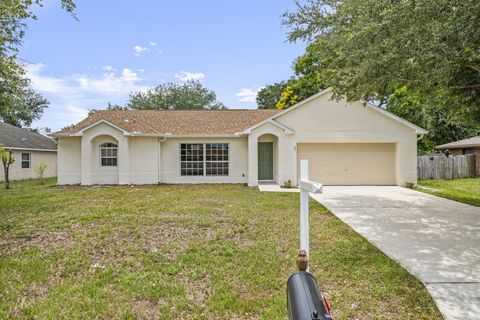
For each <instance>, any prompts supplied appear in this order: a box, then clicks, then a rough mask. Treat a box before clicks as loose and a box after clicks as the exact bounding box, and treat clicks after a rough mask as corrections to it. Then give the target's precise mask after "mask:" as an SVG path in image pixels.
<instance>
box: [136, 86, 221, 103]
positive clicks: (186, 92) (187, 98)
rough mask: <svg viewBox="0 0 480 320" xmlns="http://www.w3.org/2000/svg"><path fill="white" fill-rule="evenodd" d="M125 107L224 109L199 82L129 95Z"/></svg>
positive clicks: (161, 87) (214, 95)
mask: <svg viewBox="0 0 480 320" xmlns="http://www.w3.org/2000/svg"><path fill="white" fill-rule="evenodd" d="M127 107H128V108H131V109H140V110H147V109H150V110H156V109H165V110H179V109H224V108H225V106H224V105H223V103H221V102H219V101H218V100H217V95H216V94H215V92H214V91H212V90H209V89H207V88H205V87H204V86H203V85H202V84H201V83H200V81H187V82H185V83H183V84H176V83H165V84H161V85H159V86H156V87H154V88H151V89H149V90H147V91H146V92H142V91H139V92H134V93H131V94H130V101H129V102H128V103H127Z"/></svg>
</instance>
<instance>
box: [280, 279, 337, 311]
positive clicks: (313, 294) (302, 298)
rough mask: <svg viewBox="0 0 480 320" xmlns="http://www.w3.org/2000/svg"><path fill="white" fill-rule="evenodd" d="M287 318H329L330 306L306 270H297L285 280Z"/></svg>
mask: <svg viewBox="0 0 480 320" xmlns="http://www.w3.org/2000/svg"><path fill="white" fill-rule="evenodd" d="M287 307H288V318H289V319H292V320H331V319H333V317H332V315H331V312H330V307H329V306H328V303H327V301H326V300H324V298H323V297H322V295H321V293H320V291H319V290H318V286H317V281H316V280H315V278H314V277H313V276H312V275H311V274H310V273H308V272H305V271H299V272H295V273H294V274H292V275H291V276H290V278H289V279H288V282H287Z"/></svg>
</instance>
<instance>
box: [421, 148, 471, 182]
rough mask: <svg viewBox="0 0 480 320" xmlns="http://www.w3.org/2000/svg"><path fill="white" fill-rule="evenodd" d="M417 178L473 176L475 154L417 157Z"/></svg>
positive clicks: (437, 178) (450, 178)
mask: <svg viewBox="0 0 480 320" xmlns="http://www.w3.org/2000/svg"><path fill="white" fill-rule="evenodd" d="M417 174H418V179H419V180H425V179H433V180H439V179H446V180H452V179H459V178H474V177H475V155H473V154H467V155H460V156H448V157H447V156H445V155H432V156H421V157H418V158H417Z"/></svg>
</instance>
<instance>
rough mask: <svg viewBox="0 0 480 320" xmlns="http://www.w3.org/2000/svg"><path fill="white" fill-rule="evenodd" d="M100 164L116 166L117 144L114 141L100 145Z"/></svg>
mask: <svg viewBox="0 0 480 320" xmlns="http://www.w3.org/2000/svg"><path fill="white" fill-rule="evenodd" d="M100 165H101V166H102V167H116V166H117V145H116V144H115V143H110V142H109V143H104V144H102V145H101V146H100Z"/></svg>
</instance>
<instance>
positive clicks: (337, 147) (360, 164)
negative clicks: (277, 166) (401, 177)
mask: <svg viewBox="0 0 480 320" xmlns="http://www.w3.org/2000/svg"><path fill="white" fill-rule="evenodd" d="M297 159H298V166H297V168H300V160H301V159H307V160H309V161H308V165H309V173H308V174H309V179H310V180H313V181H318V182H321V183H323V184H325V185H395V184H396V181H395V144H394V143H303V144H298V146H297ZM298 176H299V174H298Z"/></svg>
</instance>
